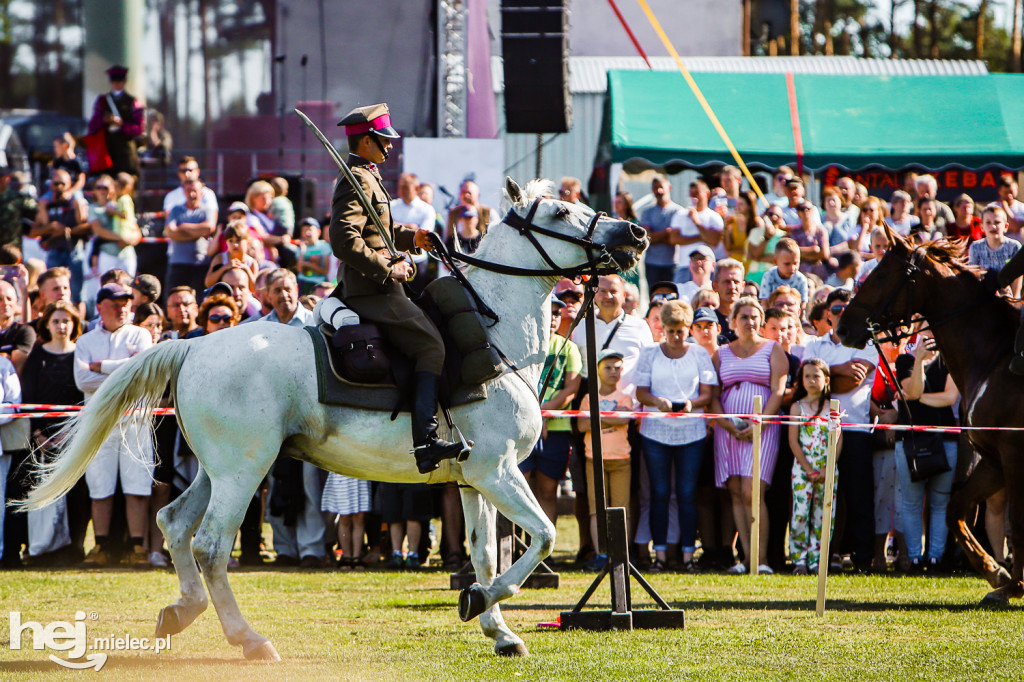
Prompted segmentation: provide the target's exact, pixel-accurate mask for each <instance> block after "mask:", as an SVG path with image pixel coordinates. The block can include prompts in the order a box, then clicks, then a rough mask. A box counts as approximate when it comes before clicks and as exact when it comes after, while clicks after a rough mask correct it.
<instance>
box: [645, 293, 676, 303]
mask: <svg viewBox="0 0 1024 682" xmlns="http://www.w3.org/2000/svg"><path fill="white" fill-rule="evenodd" d="M678 298H679V294H655V295H654V296H651V303H657V302H658V301H675V300H677V299H678Z"/></svg>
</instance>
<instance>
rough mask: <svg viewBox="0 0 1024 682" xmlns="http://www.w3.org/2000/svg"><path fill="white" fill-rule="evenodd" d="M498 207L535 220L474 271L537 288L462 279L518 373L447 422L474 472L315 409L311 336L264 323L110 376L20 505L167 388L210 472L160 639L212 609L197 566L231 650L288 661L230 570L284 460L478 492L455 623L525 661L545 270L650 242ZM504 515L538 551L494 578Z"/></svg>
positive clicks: (406, 428) (520, 195)
mask: <svg viewBox="0 0 1024 682" xmlns="http://www.w3.org/2000/svg"><path fill="white" fill-rule="evenodd" d="M505 193H506V198H507V200H508V201H509V202H510V204H511V207H512V212H513V213H514V214H515V215H517V216H519V217H520V218H522V216H524V215H525V216H526V218H525V220H516V219H515V217H511V218H509V217H507V218H506V220H512V222H513V223H515V224H516V227H512V226H510V225H509V224H507V223H505V222H503V223H501V224H499V225H497V226H495V227H494V228H493V229H491V230H490V231H489V232H488V234H487V235H486V237H485V238H484V239H483V240H481V243H480V248H479V250H478V251H477V253H476V256H477V257H478V258H479V259H481V260H483V261H488V262H490V263H495V264H499V268H500V266H510V267H512V268H521V269H526V270H534V271H537V272H542V273H543V274H540V275H535V276H509V275H508V274H504V275H503V274H498V273H496V272H492V271H488V270H485V269H483V267H484V266H481V267H471V268H469V270H468V272H467V274H466V276H467V278H468V279H469V281H470V282H471V283H472V285H473V287H474V288H475V289H476V290H477V291H478V292H479V294H480V297H481V298H482V300H483V301H485V302H486V303H487V304H488V305H489V306H490V307H491V308H492V309H493V310H494V311H495V312H496V313H497V314H498V316H499V318H500V321H499V322H498V323H497V324H495V325H494V326H493V327H492V328H491V329H490V333H491V340H492V342H493V343H494V344H496V345H497V346H498V347H499V348H500V349H501V350H502V351H504V352H505V354H506V355H507V356H508V357H509V358H510V359H511V361H512V362H513V363H514V364H515V365H517V366H518V367H519V370H520V371H519V373H518V375H516V374H515V373H513V372H509V371H506V372H505V373H504V374H502V375H501V376H499V377H498V378H497V379H495V380H493V381H491V382H490V383H489V385H488V392H489V395H488V398H487V399H486V400H484V401H481V402H477V403H472V404H469V405H465V406H463V407H458V408H455V409H453V410H452V414H453V417H454V420H455V422H456V423H457V424H459V425H460V428H462V430H463V431H464V433H465V435H466V437H468V438H470V439H471V440H473V441H475V443H476V444H475V447H474V448H473V452H472V454H471V455H470V457H469V459H468V460H466V461H465V462H463V463H461V464H459V463H456V462H454V461H453V460H445V462H444V463H443V464H442V466H441V468H440V469H438V470H436V471H434V472H432V473H431V474H429V475H422V474H420V473H419V472H418V471H417V470H416V463H415V461H414V459H413V457H412V455H410V454H409V451H410V446H411V437H410V425H409V416H408V415H407V414H403V415H401V416H400V417H399V418H398V419H397V420H396V421H391V420H390V415H389V414H388V413H384V412H371V411H367V410H357V409H351V408H345V407H333V406H329V405H323V404H321V403H320V402H319V401H318V398H317V382H316V376H315V371H314V361H313V347H312V342H311V340H310V338H309V335H308V334H306V332H305V331H303V330H302V329H298V328H295V327H290V326H287V325H283V324H269V323H266V324H260V323H257V324H247V325H242V326H239V327H235V328H232V329H227V330H224V331H221V332H218V333H217V335H216V337H214V338H212V339H211V338H198V339H193V340H189V341H171V342H165V343H161V344H159V345H157V346H155V347H153V348H151V349H149V350H147V351H145V352H144V353H142V354H140V355H139V356H138V357H137V358H135V359H134V360H133V361H132V362H129V363H127V364H126V365H125V366H123V367H122V368H120V369H118V370H117V371H116V372H114V373H113V374H111V376H110V377H109V378H108V379H107V381H106V382H104V383H103V385H102V386H101V387H100V390H99V391H97V392H96V394H95V396H94V397H93V399H92V400H91V401H90V402H89V404H88V405H87V406H86V407H85V408H84V409H83V410H82V411H81V412H80V413H79V415H78V416H76V417H75V418H74V419H73V420H72V421H71V423H70V424H69V425H68V427H67V434H68V438H67V440H66V441H65V445H64V447H63V451H62V452H61V453H60V455H59V456H58V457H57V458H56V460H55V461H54V462H53V463H52V464H51V465H48V466H47V467H46V468H45V470H44V477H43V480H42V481H41V483H40V484H39V486H38V487H37V488H35V489H34V490H33V491H32V492H31V493H30V495H29V497H28V500H27V501H26V505H27V506H28V507H29V508H39V507H42V506H45V505H46V504H48V503H50V502H53V501H54V500H56V499H58V498H59V497H61V496H62V495H64V494H65V493H66V492H67V491H68V490H69V489H70V488H71V487H72V485H73V484H74V483H75V481H77V480H78V478H79V477H80V476H81V475H82V474H83V472H84V471H85V469H86V467H87V466H88V464H89V462H90V461H91V460H92V459H93V457H94V456H95V454H96V450H97V448H99V446H100V444H101V443H103V441H104V440H105V439H106V437H107V435H108V434H109V432H110V431H111V430H112V429H113V428H115V426H116V424H117V422H118V419H119V418H120V416H121V415H122V414H124V412H125V411H126V410H130V409H142V410H148V409H150V408H152V407H153V405H154V404H155V403H156V402H157V401H158V400H159V399H160V397H161V395H162V394H163V392H164V388H165V387H166V385H167V382H168V381H170V382H171V386H172V390H173V392H174V398H175V400H174V403H175V405H176V406H177V419H178V424H179V425H180V426H181V431H182V433H183V434H184V436H185V438H186V439H187V441H188V443H189V445H190V446H191V447H192V450H193V451H194V452H195V453H196V456H197V457H198V458H199V461H200V463H201V465H202V467H201V470H200V472H199V475H198V476H197V477H196V479H195V481H194V482H193V483H192V485H191V486H189V488H188V490H186V491H185V492H184V493H183V494H182V495H181V496H180V497H179V498H178V499H176V500H175V501H174V502H172V503H171V504H170V505H168V506H167V507H165V508H164V509H163V510H162V511H161V512H160V513H159V515H158V523H159V524H160V528H161V529H162V530H163V532H164V536H165V537H166V539H167V543H168V546H169V548H170V552H171V557H172V559H173V561H174V568H175V571H176V572H177V574H178V578H179V581H180V584H181V597H180V599H178V601H177V602H175V603H174V604H172V605H170V606H167V607H166V608H164V609H163V610H161V612H160V616H159V618H158V620H157V633H158V634H159V635H161V636H162V635H166V634H176V633H178V632H181V631H182V630H184V629H185V628H186V627H187V626H188V625H189V624H191V623H192V621H194V620H195V619H196V617H197V616H198V615H199V614H200V613H202V612H203V611H204V610H205V609H206V607H207V597H206V592H205V591H204V589H203V585H202V582H201V577H200V572H199V570H198V567H197V565H196V562H198V564H199V567H201V568H202V573H203V575H204V576H205V578H206V586H207V588H208V589H209V594H210V598H211V599H212V600H213V604H214V607H215V608H216V611H217V615H218V616H219V617H220V621H221V626H222V628H223V630H224V634H225V636H226V637H227V640H228V642H230V643H231V644H233V645H236V646H237V645H240V646H241V647H242V650H243V653H244V655H245V657H246V658H249V659H264V660H280V657H279V656H278V654H277V651H276V650H275V649H274V647H273V645H272V644H271V643H270V641H269V640H268V639H267V638H266V637H263V636H262V635H260V634H258V633H256V632H255V631H254V630H253V629H252V628H250V627H249V625H248V623H247V622H246V620H245V618H244V617H243V616H242V614H241V612H240V611H239V609H238V605H237V603H236V602H235V598H234V595H233V594H232V591H231V587H230V586H229V584H228V578H227V564H228V559H229V555H230V552H231V549H232V546H233V544H234V538H235V534H236V532H237V531H238V527H239V525H240V523H241V521H242V517H243V516H244V514H245V510H246V507H247V506H248V504H249V500H251V499H252V496H253V494H254V492H255V491H256V489H257V487H258V486H259V484H260V482H261V481H262V480H263V478H264V477H265V476H266V475H267V472H268V471H270V468H271V466H272V465H273V463H274V461H275V460H276V459H277V457H278V453H283V454H286V455H291V456H294V457H296V458H299V459H302V460H305V461H308V462H311V463H313V464H315V465H317V466H319V467H321V468H323V469H327V470H328V471H335V472H337V473H340V474H345V475H347V476H353V477H358V478H365V479H372V480H378V481H395V482H421V483H422V482H429V483H440V482H445V481H458V482H459V483H462V484H465V485H466V486H469V487H468V488H462V502H463V506H464V508H465V515H466V530H467V533H468V535H469V539H470V544H471V554H472V560H473V566H474V568H475V569H476V576H477V580H478V581H479V583H477V584H474V585H473V586H471V587H470V588H467V589H466V590H464V591H463V593H462V594H461V595H460V599H459V615H460V617H461V618H462V619H463V620H464V621H465V620H470V619H471V618H473V617H475V616H477V615H479V616H480V624H481V627H482V629H483V631H484V634H486V635H487V636H488V637H491V638H492V639H494V640H495V645H494V648H495V651H496V652H497V653H498V654H502V655H526V653H527V651H526V647H525V645H524V644H523V640H522V639H520V638H519V637H518V636H517V635H515V634H514V633H513V632H512V631H511V630H510V629H509V628H508V626H506V625H505V622H504V620H503V619H502V616H501V612H500V611H499V608H498V602H500V601H501V600H503V599H506V598H508V597H510V596H512V595H513V594H515V593H516V592H517V590H518V588H519V586H520V585H521V584H522V583H523V581H524V580H526V578H527V577H528V576H529V575H530V573H531V572H533V570H534V568H536V566H537V564H538V563H540V561H541V560H543V559H544V558H545V557H547V556H548V554H550V553H551V549H552V547H553V545H554V540H555V529H554V527H553V526H552V525H551V523H550V522H549V521H548V518H547V516H546V515H545V514H544V512H543V511H542V509H541V507H540V505H538V503H537V501H536V500H535V499H534V497H533V495H532V493H531V492H530V488H529V486H528V485H527V483H526V480H525V479H524V478H523V476H522V474H521V473H520V472H519V468H518V466H517V463H518V462H519V461H520V460H522V459H523V458H525V457H526V456H527V455H528V454H529V452H530V450H531V449H532V448H533V446H534V444H535V443H536V442H537V439H538V437H539V435H540V432H541V416H540V406H539V404H538V401H537V396H536V388H535V387H536V386H537V384H538V380H539V378H540V372H541V367H542V366H543V362H544V358H545V356H546V353H547V347H548V332H549V328H550V325H549V320H550V318H549V315H550V306H549V305H548V298H549V296H550V294H551V290H552V287H553V286H554V284H555V282H556V281H557V279H558V274H557V272H556V271H555V270H554V268H552V267H551V264H552V263H554V264H555V265H556V266H557V267H558V269H559V270H572V269H573V268H576V269H577V270H578V266H580V265H581V264H584V263H590V264H591V265H600V267H601V268H603V269H604V270H605V271H611V270H623V269H628V268H630V267H632V266H633V265H635V264H636V262H637V260H638V259H639V256H640V253H642V251H643V250H644V249H645V248H646V246H647V238H646V236H645V234H644V232H643V230H642V229H640V228H638V227H636V226H634V225H632V224H631V223H628V222H625V221H618V220H611V219H608V218H605V217H603V216H601V215H595V214H594V212H593V211H591V210H590V209H587V208H581V207H576V206H573V205H571V204H566V203H562V202H559V201H556V200H553V199H548V198H543V199H542V198H541V197H543V196H545V195H549V194H550V183H548V182H542V181H533V182H531V183H529V184H528V185H527V186H526V190H525V192H524V191H522V190H520V188H519V186H518V185H516V184H515V182H513V181H512V180H511V179H508V180H507V181H506V186H505ZM510 215H511V214H510ZM524 225H526V227H525V228H524ZM527 232H529V233H530V234H529V235H527V234H526V233H527ZM534 239H535V240H536V241H534ZM591 242H592V243H591ZM590 247H592V248H590ZM595 251H596V252H598V253H599V254H600V255H599V256H594V255H593V254H594V252H595ZM507 269H508V268H506V270H507ZM495 508H497V510H498V511H500V512H501V513H502V514H504V515H505V516H506V517H508V518H509V519H511V520H512V521H513V522H514V523H515V524H517V525H519V526H521V527H522V528H524V529H525V530H526V532H528V533H529V534H530V538H531V542H530V547H529V550H528V551H527V552H526V553H524V554H523V556H522V557H520V559H519V560H518V561H516V562H515V563H514V564H513V565H512V566H511V567H510V568H509V569H508V570H507V571H506V572H505V573H503V574H502V575H501V576H500V577H497V578H496V577H495V567H496V561H497V542H496V537H495Z"/></svg>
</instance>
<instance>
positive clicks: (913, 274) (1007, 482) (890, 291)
mask: <svg viewBox="0 0 1024 682" xmlns="http://www.w3.org/2000/svg"><path fill="white" fill-rule="evenodd" d="M886 233H887V236H888V239H889V250H888V251H887V252H886V254H885V257H884V258H882V260H881V261H880V262H879V264H878V266H877V267H876V268H875V269H874V271H873V272H872V273H871V274H870V275H869V276H868V278H867V279H866V280H865V281H864V283H863V284H862V285H861V287H860V289H859V290H858V291H857V294H856V295H855V296H854V298H853V300H852V301H851V302H850V304H849V306H847V308H846V312H845V313H843V316H842V318H840V320H839V327H838V328H837V329H836V334H837V335H838V336H839V338H840V339H842V342H843V343H844V344H845V345H847V346H854V347H857V348H863V347H864V346H865V344H866V343H867V342H868V341H870V340H871V329H872V328H874V329H875V330H876V331H879V332H881V331H889V330H894V329H896V328H897V327H898V326H900V325H903V324H906V323H908V322H909V321H910V319H911V316H913V315H914V314H920V315H922V316H924V318H925V319H926V320H927V322H928V324H929V326H930V327H931V328H932V330H933V332H934V334H935V341H936V342H937V344H938V347H939V351H940V352H941V353H942V357H943V359H944V360H945V362H946V366H947V367H948V369H949V373H950V376H952V377H953V381H954V382H955V383H956V386H957V388H958V389H959V390H960V395H961V400H962V405H963V407H964V409H963V413H964V414H965V415H966V423H967V425H969V426H985V427H993V426H995V427H1006V426H1017V427H1021V426H1024V383H1022V379H1021V378H1020V377H1017V376H1015V375H1013V374H1011V373H1010V370H1009V362H1010V357H1011V355H1012V353H1013V338H1014V333H1015V332H1016V330H1017V322H1018V320H1019V317H1020V313H1019V311H1018V310H1017V308H1015V307H1014V306H1012V305H1011V304H1010V303H1009V302H1008V301H1007V300H1006V299H1004V298H999V297H997V296H996V295H995V294H994V293H993V291H992V289H991V288H990V287H988V286H986V284H984V283H983V281H982V278H981V276H980V275H981V273H980V271H978V270H977V269H975V268H971V267H968V266H967V264H966V260H965V259H964V257H963V250H964V246H963V244H962V243H960V242H950V241H947V240H943V241H940V242H935V243H931V244H928V245H925V246H915V245H913V244H910V243H908V242H907V241H906V240H904V239H903V238H901V237H900V236H898V235H894V234H893V233H892V232H891V231H890V230H889V229H888V228H886ZM969 434H970V442H971V445H972V446H973V447H974V449H975V450H976V451H977V452H978V453H979V454H980V455H981V461H980V462H979V464H978V466H977V467H976V468H975V469H974V471H973V472H972V473H971V475H970V476H969V477H968V478H967V480H966V481H964V482H963V483H962V486H961V487H960V488H959V489H958V490H956V491H955V492H954V493H953V496H952V497H951V498H950V502H949V506H948V508H947V516H946V522H947V525H948V526H949V529H950V532H951V533H952V534H953V537H955V538H956V540H957V542H959V543H960V546H961V547H962V548H963V550H964V552H965V553H966V554H967V557H968V559H969V560H970V562H971V564H972V565H973V566H974V568H975V569H976V570H977V571H978V572H979V573H980V574H981V575H982V577H984V578H985V579H986V580H987V581H988V582H989V583H990V584H991V585H992V587H994V588H996V589H995V590H994V591H992V592H990V593H989V594H988V595H986V597H985V599H984V601H983V602H982V603H983V604H1004V603H1006V602H1007V601H1008V600H1009V599H1010V598H1017V597H1021V596H1024V583H1022V573H1024V496H1022V499H1020V500H1017V499H1016V497H1017V495H1018V494H1021V492H1022V491H1024V457H1022V452H1024V432H1022V431H970V432H969ZM1004 486H1005V487H1006V496H1007V500H1008V504H1009V505H1010V537H1011V539H1012V541H1013V546H1014V549H1015V552H1014V561H1013V575H1012V577H1011V575H1010V574H1009V573H1008V572H1007V571H1006V570H1005V569H1003V568H1002V567H1001V566H999V564H998V563H996V562H995V560H993V559H992V557H991V556H989V555H988V553H986V552H985V550H984V549H983V548H982V547H981V545H980V544H978V541H977V540H976V539H975V538H974V536H973V535H972V534H971V532H970V530H969V529H968V527H967V522H966V518H967V515H968V514H970V513H973V511H974V509H975V507H976V506H977V504H978V503H979V502H982V501H984V500H986V499H988V498H989V497H991V496H992V495H993V494H994V493H996V492H998V491H999V490H1000V489H1002V488H1003V487H1004Z"/></svg>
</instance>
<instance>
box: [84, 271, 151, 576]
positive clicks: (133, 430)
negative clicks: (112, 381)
mask: <svg viewBox="0 0 1024 682" xmlns="http://www.w3.org/2000/svg"><path fill="white" fill-rule="evenodd" d="M131 302H132V292H131V290H130V289H128V288H127V287H125V286H122V285H121V284H118V283H116V282H114V283H110V284H107V285H106V286H104V287H102V288H101V289H100V290H99V293H97V294H96V309H97V311H98V312H99V315H100V324H99V325H97V326H96V328H95V329H93V330H92V331H89V332H86V333H85V334H83V335H82V336H80V337H79V338H78V343H77V344H76V346H75V383H76V384H77V385H78V388H79V389H80V390H81V391H82V393H83V394H84V395H85V402H86V404H88V402H89V401H90V400H91V399H92V396H93V394H94V393H96V391H97V390H98V389H99V387H100V385H101V384H103V382H104V381H106V380H107V377H108V376H109V375H110V374H111V373H113V372H114V371H115V370H116V369H117V368H118V367H120V366H121V365H123V364H125V363H126V362H128V361H129V360H130V359H131V358H132V357H134V356H135V355H136V354H138V353H140V352H142V351H144V350H146V349H147V348H149V347H150V346H152V345H153V337H152V335H151V334H150V333H149V332H148V331H146V330H145V329H143V328H142V327H136V326H135V325H133V324H131V323H130V322H129V320H130V319H131ZM118 478H120V480H121V489H122V490H123V491H124V495H125V506H126V510H125V512H126V516H127V518H128V533H129V535H130V536H131V544H132V546H133V550H132V554H131V556H130V557H129V562H130V563H131V564H132V565H140V566H142V565H147V566H148V565H149V561H148V558H147V555H146V548H145V533H146V526H147V523H148V519H149V496H150V493H151V491H152V487H153V441H152V438H151V436H150V432H149V429H148V428H147V426H146V424H145V420H144V418H143V417H141V416H139V415H129V416H126V417H123V418H122V419H121V422H120V424H119V425H118V428H115V429H114V430H113V431H112V432H111V433H110V435H109V436H108V437H107V440H106V441H104V443H103V445H101V446H100V449H99V451H98V452H97V453H96V457H95V458H94V459H93V460H92V462H90V464H89V468H88V469H86V470H85V481H86V484H88V486H89V496H90V497H91V498H92V522H93V532H94V533H95V535H96V546H95V547H93V549H92V551H91V552H89V555H88V556H87V557H86V563H87V564H89V565H93V566H104V565H106V564H107V563H109V561H110V558H109V556H108V555H107V552H106V545H107V542H108V535H109V532H110V518H111V515H112V514H113V511H114V489H115V488H116V486H117V481H118Z"/></svg>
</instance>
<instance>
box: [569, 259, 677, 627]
mask: <svg viewBox="0 0 1024 682" xmlns="http://www.w3.org/2000/svg"><path fill="white" fill-rule="evenodd" d="M587 286H588V287H597V277H592V278H591V279H590V280H588V282H587ZM586 315H587V317H586V324H587V367H588V368H589V375H590V381H589V382H588V390H589V396H590V430H591V435H592V438H591V441H592V443H593V450H594V459H593V461H592V464H593V467H594V489H593V490H591V491H590V494H591V495H594V496H595V499H596V501H597V534H598V537H600V538H602V539H603V540H604V547H605V551H606V552H607V554H608V563H607V564H606V565H605V567H604V569H602V570H601V572H600V573H598V574H597V577H596V578H594V582H593V583H591V585H590V587H588V588H587V590H586V592H584V593H583V596H582V597H581V598H580V600H579V602H578V603H577V604H576V606H575V607H573V609H572V611H562V613H561V617H560V623H561V628H562V629H563V630H569V629H582V630H632V629H634V628H637V629H650V628H681V627H683V620H684V617H683V612H682V611H680V610H678V609H673V608H672V607H670V606H669V605H668V603H666V602H665V600H664V599H662V598H661V595H659V594H658V592H657V591H656V590H655V589H654V588H653V587H651V585H650V583H648V582H647V581H646V580H644V577H643V576H642V575H641V574H640V571H638V570H637V568H636V567H635V566H634V565H633V564H631V563H630V561H629V530H628V528H627V527H626V510H625V509H623V508H622V507H614V508H612V509H608V507H607V500H606V499H605V493H604V458H603V456H602V453H601V416H600V410H601V405H600V398H599V396H598V381H597V341H596V338H595V331H594V306H592V305H591V306H587V310H586ZM605 576H609V579H610V580H611V591H612V608H611V610H610V611H593V610H588V611H584V610H583V607H584V606H586V605H587V601H588V600H589V599H590V597H591V596H592V595H593V594H594V592H595V591H596V590H597V588H598V586H599V585H600V584H601V582H602V581H603V580H604V579H605ZM630 576H632V577H633V578H635V579H636V581H637V582H638V583H639V584H640V587H642V588H644V590H645V591H646V592H647V594H649V595H650V596H651V598H652V599H653V600H654V601H655V603H657V605H658V606H659V607H660V608H659V609H657V610H642V611H634V610H633V599H632V595H631V594H630V584H629V577H630Z"/></svg>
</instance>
